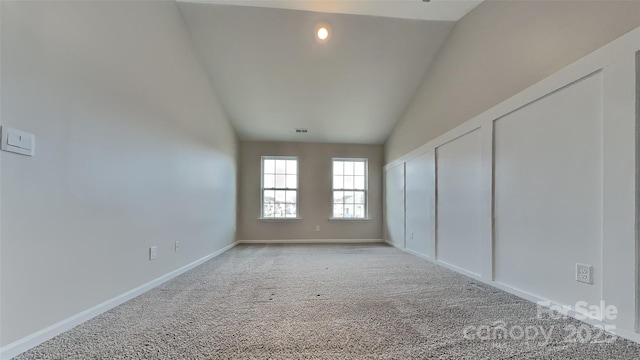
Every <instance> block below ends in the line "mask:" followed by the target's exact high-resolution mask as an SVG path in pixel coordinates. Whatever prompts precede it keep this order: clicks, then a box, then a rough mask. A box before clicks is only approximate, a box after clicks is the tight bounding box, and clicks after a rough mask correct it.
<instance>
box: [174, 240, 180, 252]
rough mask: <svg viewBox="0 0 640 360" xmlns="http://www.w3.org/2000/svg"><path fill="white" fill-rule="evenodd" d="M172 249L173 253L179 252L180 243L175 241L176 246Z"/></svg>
mask: <svg viewBox="0 0 640 360" xmlns="http://www.w3.org/2000/svg"><path fill="white" fill-rule="evenodd" d="M173 249H174V250H175V252H178V250H180V241H176V245H175V246H174V248H173Z"/></svg>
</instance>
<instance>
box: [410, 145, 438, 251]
mask: <svg viewBox="0 0 640 360" xmlns="http://www.w3.org/2000/svg"><path fill="white" fill-rule="evenodd" d="M435 174H436V172H435V158H434V154H433V152H427V153H424V154H421V155H419V156H417V157H415V158H412V159H409V160H408V161H407V162H406V163H405V193H406V199H405V202H406V205H405V217H406V229H407V234H406V244H407V246H406V249H407V250H408V251H412V252H414V253H415V254H416V255H419V256H423V257H427V258H433V257H434V256H435V254H434V251H433V250H434V249H435V232H434V230H435V220H436V216H435V199H436V196H435V195H436V194H435V192H434V190H435V180H436V179H435Z"/></svg>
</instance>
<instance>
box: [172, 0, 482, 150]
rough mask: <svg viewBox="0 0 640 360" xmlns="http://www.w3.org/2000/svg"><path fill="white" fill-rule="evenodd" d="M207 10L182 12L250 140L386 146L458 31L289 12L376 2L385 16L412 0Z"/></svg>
mask: <svg viewBox="0 0 640 360" xmlns="http://www.w3.org/2000/svg"><path fill="white" fill-rule="evenodd" d="M199 1H201V2H199V3H195V2H186V1H181V2H179V7H180V10H181V11H182V13H183V15H184V17H185V20H186V22H187V25H188V27H189V30H190V32H191V34H192V36H193V39H194V43H195V45H196V47H197V50H198V52H199V53H200V55H201V57H202V59H203V62H204V65H205V67H206V69H207V71H208V72H209V74H210V76H211V78H212V81H213V83H214V87H215V88H216V90H217V91H218V93H219V95H220V98H221V101H222V103H223V105H224V107H225V109H226V111H227V113H228V115H229V118H230V119H231V121H232V123H233V126H234V128H235V130H236V132H237V133H238V136H239V138H240V139H241V140H260V141H313V142H335V143H368V144H379V143H383V142H384V141H385V139H386V138H387V136H388V135H389V133H390V132H391V130H392V128H393V126H394V125H395V123H396V121H397V120H398V118H399V117H400V116H401V114H402V111H403V110H404V108H405V107H406V105H407V103H408V102H409V100H410V99H411V96H412V95H413V93H414V92H415V90H416V88H417V86H418V84H419V83H420V81H421V79H422V77H423V75H424V72H425V71H426V69H427V67H428V66H429V63H430V62H431V60H432V59H433V57H434V55H435V54H436V52H437V50H438V48H439V47H440V45H441V44H442V42H443V41H444V39H445V37H446V36H447V34H448V33H449V31H450V30H451V28H452V27H453V24H454V22H453V21H434V20H407V19H398V18H393V17H391V16H389V17H381V16H361V15H346V14H337V13H327V12H310V11H299V10H290V9H282V7H284V6H285V5H287V4H288V5H289V7H293V6H294V5H292V4H293V3H295V4H298V5H296V6H299V7H305V6H307V7H308V6H312V5H313V4H316V5H318V4H320V3H323V4H324V5H323V6H327V4H326V3H334V4H347V3H353V4H352V6H351V10H353V9H354V8H357V7H358V6H360V7H361V8H366V7H363V6H362V4H364V3H371V4H379V5H376V6H372V7H370V8H369V9H378V10H380V9H383V6H381V5H382V4H387V5H388V4H390V3H406V2H408V1H407V0H385V1H379V0H374V1H360V0H358V1H345V0H342V1H315V0H314V1H293V2H292V1H267V0H265V1H253V2H251V1H244V0H238V1H233V3H234V4H236V3H242V4H243V5H246V4H248V3H254V4H255V3H260V4H263V5H269V6H267V7H258V6H230V5H219V4H210V3H202V1H208V2H211V1H214V0H199ZM215 2H217V3H227V4H228V3H231V1H215ZM440 2H442V1H440ZM356 3H357V4H360V5H357V6H356V5H355V4H356ZM411 3H412V4H414V3H417V5H420V6H431V5H433V4H434V3H436V1H435V0H434V1H433V2H431V3H422V2H421V1H420V0H413V1H412V2H411ZM447 3H457V2H455V1H447ZM274 4H275V5H279V6H277V7H278V8H277V9H275V8H273V7H272V6H271V5H274ZM302 4H306V5H302ZM320 5H321V4H320ZM343 8H344V6H343ZM325 10H326V9H325ZM360 10H362V9H360ZM469 10H470V9H469ZM344 11H346V10H344ZM371 11H372V10H371ZM371 11H369V13H368V14H371ZM467 11H468V10H467ZM361 12H365V11H364V10H363V11H361ZM392 13H394V12H390V14H392ZM375 14H376V15H380V13H375ZM439 14H440V15H437V16H440V17H443V16H444V14H445V12H442V13H439ZM462 15H463V14H462V13H458V15H456V16H459V17H460V16H462ZM433 16H435V15H433ZM446 16H451V14H446ZM454 18H455V17H454ZM456 20H457V19H456ZM318 23H326V24H329V26H330V27H331V30H332V37H331V40H330V41H329V42H328V43H326V44H318V43H317V42H316V41H315V37H314V28H315V27H316V26H317V24H318ZM296 128H306V129H308V130H309V132H308V133H307V134H297V133H296V132H295V129H296Z"/></svg>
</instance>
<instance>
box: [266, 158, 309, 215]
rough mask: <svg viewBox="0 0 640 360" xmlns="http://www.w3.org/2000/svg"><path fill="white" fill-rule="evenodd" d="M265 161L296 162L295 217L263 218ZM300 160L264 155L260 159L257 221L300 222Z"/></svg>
mask: <svg viewBox="0 0 640 360" xmlns="http://www.w3.org/2000/svg"><path fill="white" fill-rule="evenodd" d="M265 160H296V163H297V165H298V169H297V172H296V189H295V190H296V217H289V218H287V217H284V218H277V217H264V190H265V188H264V161H265ZM267 190H291V189H287V188H283V189H281V188H269V189H267ZM299 195H300V160H299V159H298V157H297V156H280V155H265V156H261V157H260V215H259V217H258V220H259V221H261V222H263V221H264V222H291V221H299V220H302V218H301V217H300V198H299Z"/></svg>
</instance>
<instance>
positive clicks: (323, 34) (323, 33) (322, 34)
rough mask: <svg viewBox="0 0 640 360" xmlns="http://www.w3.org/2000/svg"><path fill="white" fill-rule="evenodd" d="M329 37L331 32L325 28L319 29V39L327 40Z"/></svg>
mask: <svg viewBox="0 0 640 360" xmlns="http://www.w3.org/2000/svg"><path fill="white" fill-rule="evenodd" d="M328 36H329V30H327V28H325V27H321V28H320V29H318V39H320V40H325V39H326V38H327V37H328Z"/></svg>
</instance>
